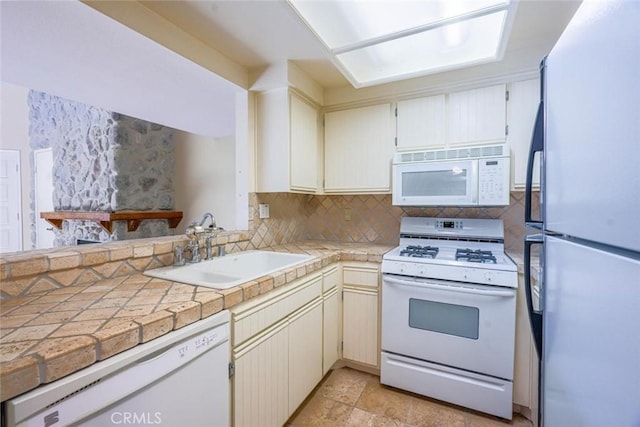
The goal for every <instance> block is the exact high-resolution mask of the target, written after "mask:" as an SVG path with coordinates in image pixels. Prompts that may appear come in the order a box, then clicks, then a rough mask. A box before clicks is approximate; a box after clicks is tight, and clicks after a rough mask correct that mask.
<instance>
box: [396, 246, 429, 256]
mask: <svg viewBox="0 0 640 427" xmlns="http://www.w3.org/2000/svg"><path fill="white" fill-rule="evenodd" d="M436 255H438V248H437V247H435V246H419V245H409V246H407V247H406V248H404V249H402V250H401V251H400V256H407V257H413V258H431V259H434V258H435V257H436Z"/></svg>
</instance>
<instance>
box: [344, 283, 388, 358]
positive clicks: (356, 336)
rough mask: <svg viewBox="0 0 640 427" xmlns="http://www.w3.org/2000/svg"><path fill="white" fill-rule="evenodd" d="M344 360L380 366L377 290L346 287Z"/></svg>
mask: <svg viewBox="0 0 640 427" xmlns="http://www.w3.org/2000/svg"><path fill="white" fill-rule="evenodd" d="M343 292H344V301H343V320H342V327H343V329H342V340H343V345H344V347H343V349H342V357H343V358H344V359H348V360H353V361H354V362H359V363H364V364H367V365H372V366H376V367H377V366H378V355H379V351H378V291H377V290H374V289H360V288H352V287H350V286H347V285H346V284H345V286H344V289H343Z"/></svg>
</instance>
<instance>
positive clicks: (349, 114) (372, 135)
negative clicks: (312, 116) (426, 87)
mask: <svg viewBox="0 0 640 427" xmlns="http://www.w3.org/2000/svg"><path fill="white" fill-rule="evenodd" d="M391 119H392V114H391V104H381V105H374V106H370V107H363V108H354V109H351V110H344V111H335V112H330V113H327V114H326V115H325V123H324V126H325V129H324V132H325V140H324V141H325V147H324V148H325V161H324V172H325V192H327V193H357V192H359V193H362V192H378V193H380V192H382V193H386V192H390V191H391V158H392V155H393V147H394V143H393V137H392V132H391V121H392V120H391Z"/></svg>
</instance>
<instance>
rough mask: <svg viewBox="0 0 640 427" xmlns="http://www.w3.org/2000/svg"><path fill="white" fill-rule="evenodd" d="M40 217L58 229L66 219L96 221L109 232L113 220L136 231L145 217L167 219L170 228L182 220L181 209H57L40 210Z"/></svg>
mask: <svg viewBox="0 0 640 427" xmlns="http://www.w3.org/2000/svg"><path fill="white" fill-rule="evenodd" d="M40 218H44V219H45V220H47V222H49V223H50V224H51V225H53V226H54V227H56V228H57V229H58V230H59V229H61V228H62V221H64V220H65V219H76V220H84V221H96V222H97V223H99V224H100V225H101V226H102V228H104V229H105V230H106V231H107V232H109V233H111V231H112V222H113V221H127V230H128V231H136V230H137V229H138V226H139V225H140V221H142V220H143V219H166V220H167V221H168V222H169V228H176V227H177V226H178V224H179V223H180V220H182V212H180V211H119V212H87V211H55V212H40Z"/></svg>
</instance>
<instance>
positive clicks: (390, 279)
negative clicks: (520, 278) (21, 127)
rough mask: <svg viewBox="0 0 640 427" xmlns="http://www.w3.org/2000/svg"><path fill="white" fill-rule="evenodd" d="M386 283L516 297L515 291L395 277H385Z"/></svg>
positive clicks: (463, 292) (490, 295)
mask: <svg viewBox="0 0 640 427" xmlns="http://www.w3.org/2000/svg"><path fill="white" fill-rule="evenodd" d="M383 280H384V283H389V284H393V285H400V286H413V287H416V288H422V289H424V288H428V289H436V290H439V291H446V292H457V293H461V294H472V295H482V296H487V297H507V298H508V297H515V292H514V290H513V289H509V290H484V289H475V288H467V287H463V286H453V285H438V284H436V283H428V282H413V281H409V280H402V279H396V278H394V277H389V276H385V277H384V279H383Z"/></svg>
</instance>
